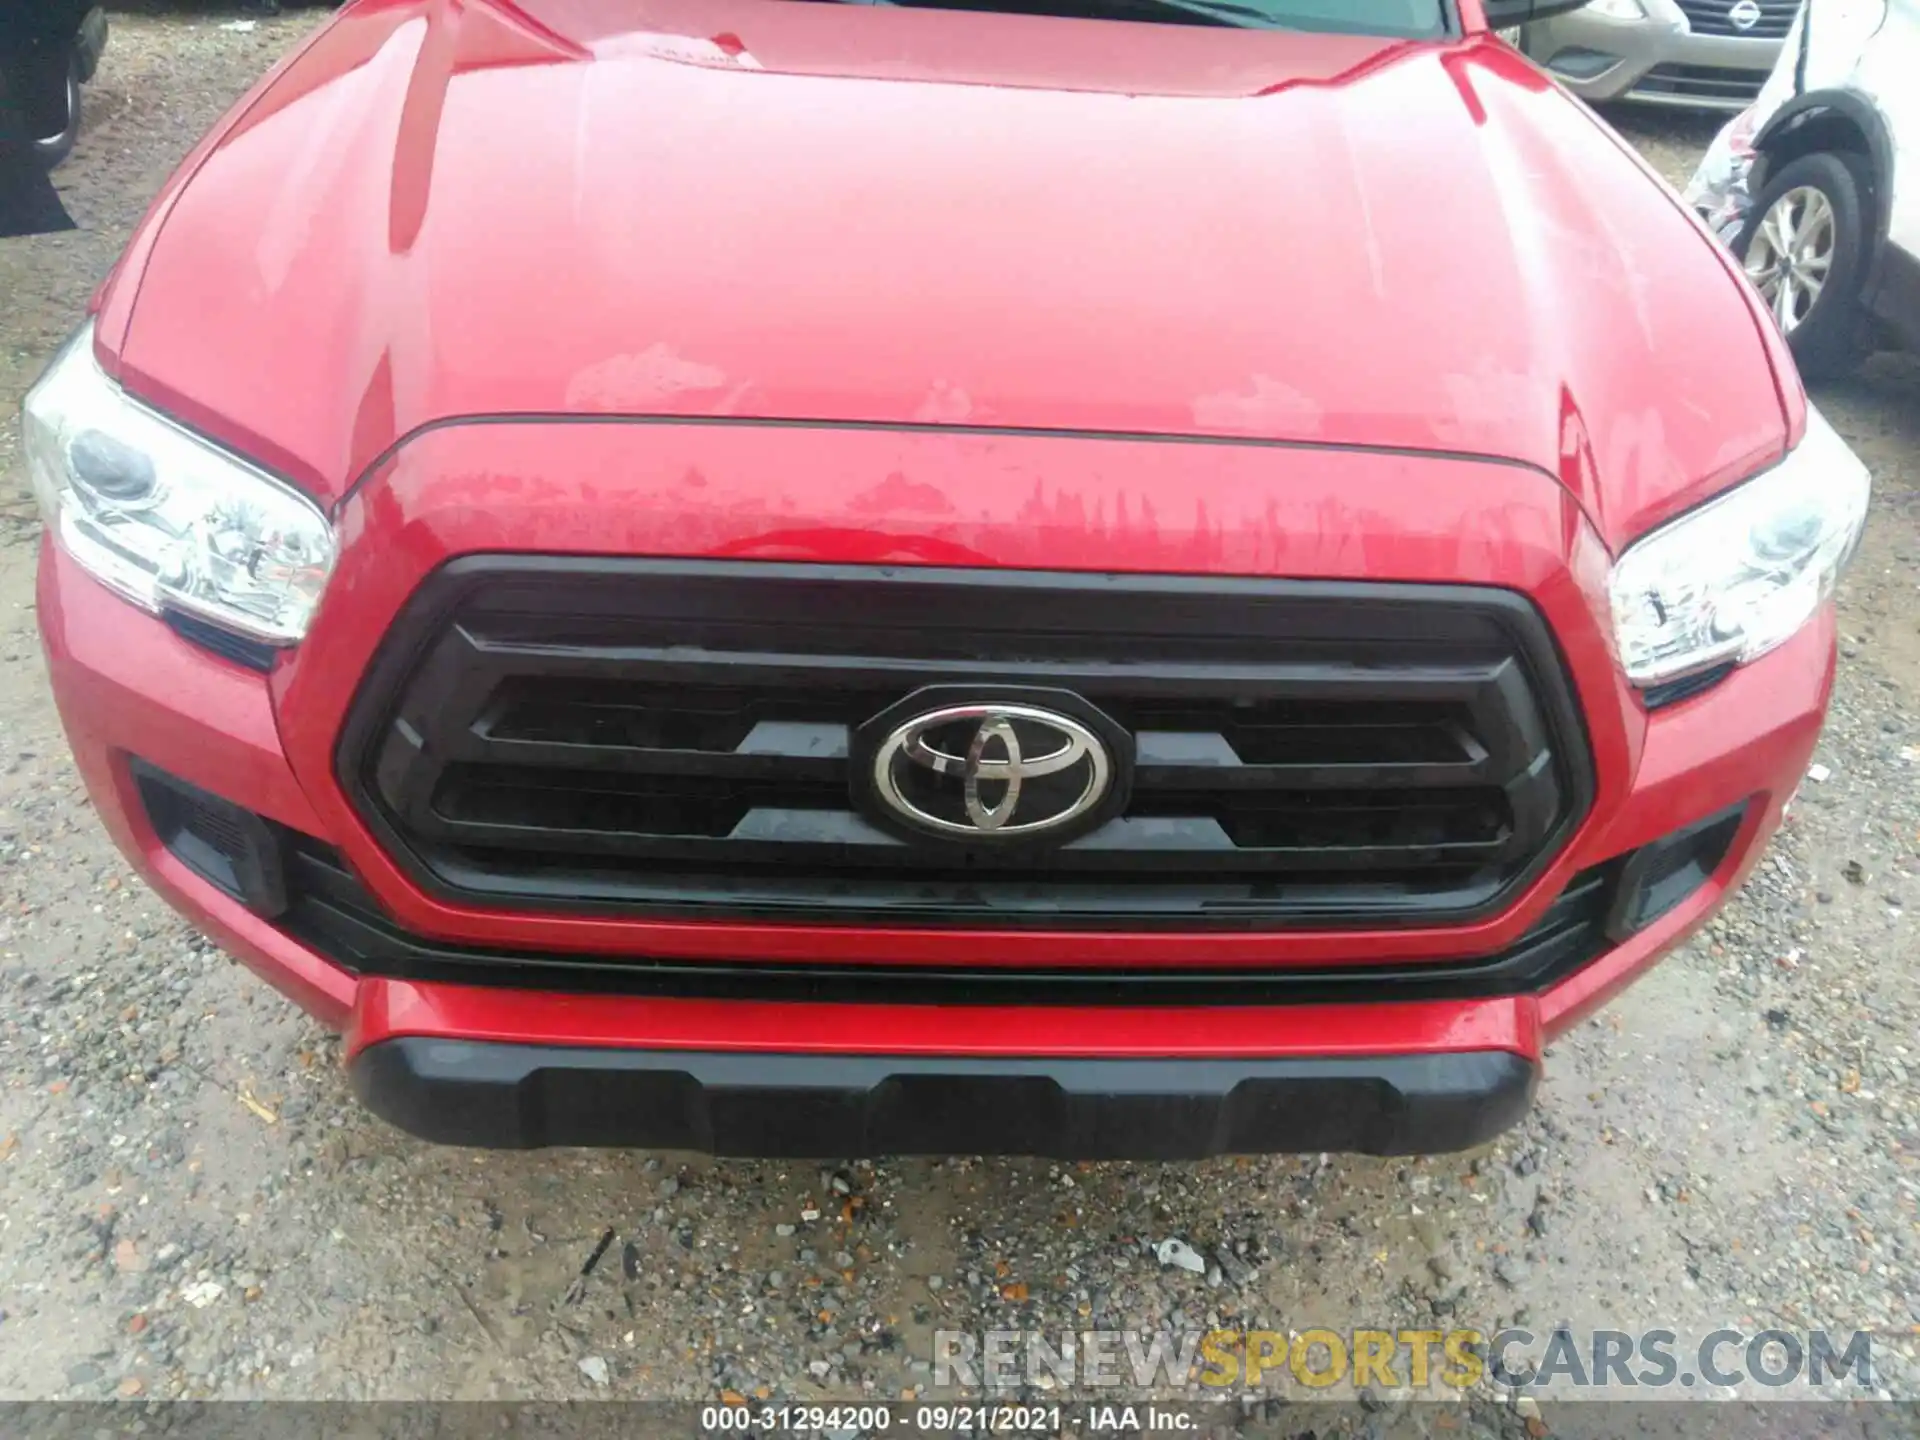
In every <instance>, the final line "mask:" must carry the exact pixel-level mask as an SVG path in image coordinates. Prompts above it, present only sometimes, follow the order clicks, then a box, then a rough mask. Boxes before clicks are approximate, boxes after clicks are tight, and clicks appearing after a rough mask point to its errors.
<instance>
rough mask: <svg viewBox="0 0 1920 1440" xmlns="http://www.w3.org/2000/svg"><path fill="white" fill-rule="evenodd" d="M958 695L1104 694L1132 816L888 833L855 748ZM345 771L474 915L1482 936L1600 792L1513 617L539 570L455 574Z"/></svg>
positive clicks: (1216, 583)
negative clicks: (1024, 691) (561, 911)
mask: <svg viewBox="0 0 1920 1440" xmlns="http://www.w3.org/2000/svg"><path fill="white" fill-rule="evenodd" d="M929 685H946V686H963V687H964V686H973V685H978V686H983V687H1005V686H1044V687H1047V688H1050V689H1054V690H1067V691H1072V692H1074V693H1075V694H1077V695H1078V696H1080V697H1083V698H1084V700H1085V701H1087V702H1088V703H1090V704H1091V705H1094V706H1097V707H1098V708H1099V709H1100V710H1101V711H1102V712H1104V714H1105V715H1107V716H1109V717H1111V718H1112V719H1113V720H1114V721H1115V722H1116V723H1117V724H1118V725H1120V726H1122V727H1124V728H1125V729H1126V730H1127V731H1128V732H1129V733H1130V734H1131V736H1132V738H1133V748H1134V752H1135V762H1136V763H1135V769H1134V772H1133V776H1132V787H1131V793H1130V798H1129V800H1128V803H1127V805H1126V807H1125V809H1124V810H1123V811H1122V812H1121V813H1120V814H1118V815H1117V816H1115V817H1114V818H1112V819H1111V820H1108V821H1107V822H1106V823H1104V824H1102V825H1101V826H1100V827H1099V828H1098V829H1095V830H1093V831H1092V832H1091V833H1089V834H1086V835H1084V836H1082V837H1081V838H1079V839H1076V840H1074V841H1072V842H1071V843H1069V844H1067V845H1064V846H1062V847H1059V848H1057V849H1052V850H1041V851H1038V852H1036V851H1035V850H1034V849H1032V848H1031V847H1029V848H1026V849H1024V850H1019V851H996V850H995V849H992V848H990V847H988V846H986V845H981V846H968V845H964V844H956V843H953V842H950V841H944V840H936V839H927V840H914V839H911V838H906V837H902V836H899V835H896V834H894V833H891V832H890V831H888V830H886V829H884V828H881V827H878V826H876V825H874V824H871V823H869V820H868V819H867V818H864V817H863V815H862V814H861V813H860V811H859V810H858V809H856V808H855V804H854V801H853V799H852V798H851V788H850V778H851V777H850V773H849V772H850V768H851V762H850V759H849V755H850V750H851V749H852V748H853V732H854V731H855V730H856V729H857V728H858V727H859V726H861V725H862V724H864V723H865V722H866V721H868V720H870V719H872V718H873V717H874V716H876V715H878V714H879V713H880V712H882V711H884V710H886V709H887V708H888V707H890V706H893V705H896V704H898V703H899V702H900V701H901V700H902V699H903V698H904V697H906V696H908V695H910V694H912V693H913V692H915V691H916V690H919V689H920V688H922V687H924V686H929ZM339 765H340V773H341V778H342V780H343V783H344V784H345V786H346V788H347V790H348V793H349V794H350V795H351V796H352V798H353V799H354V801H355V803H356V805H357V806H358V808H359V809H360V811H361V813H362V814H363V816H364V817H365V818H366V819H367V821H368V822H369V824H370V825H371V826H372V827H373V828H374V829H375V831H376V832H377V833H378V834H379V835H380V836H381V838H382V839H383V841H384V843H385V844H386V845H387V846H388V848H389V849H390V850H391V851H392V852H393V854H394V856H395V858H396V859H397V860H398V861H399V862H400V863H401V864H402V865H403V866H405V867H407V868H408V869H409V870H410V871H411V872H412V873H413V875H414V876H415V878H416V879H417V880H418V881H419V882H420V883H421V884H423V885H424V886H426V887H427V888H428V889H429V890H431V891H433V892H435V893H437V894H440V895H443V896H446V897H449V898H454V899H458V900H465V901H470V902H477V903H483V904H487V905H490V906H510V907H512V906H519V907H532V908H541V909H551V908H589V909H595V910H604V911H610V912H619V913H633V912H642V913H648V914H663V915H667V914H671V915H683V916H694V917H703V918H705V917H711V918H723V917H735V916H752V917H764V918H774V919H789V920H809V919H817V920H834V919H841V918H854V919H860V920H864V921H866V922H868V923H873V922H875V921H886V922H898V923H906V924H956V923H958V924H968V923H972V924H987V925H996V926H998V925H1012V926H1019V925H1028V926H1033V925H1039V926H1079V927H1088V926H1095V927H1097V926H1103V925H1125V926H1129V927H1134V926H1140V925H1156V924H1158V925H1169V926H1179V927H1194V926H1199V927H1205V926H1235V925H1237V926H1272V925H1287V924H1305V923H1314V924H1320V923H1334V924H1362V923H1370V924H1413V923H1432V922H1435V921H1441V922H1461V921H1465V920H1468V919H1471V918H1476V917H1478V916H1481V915H1484V914H1487V913H1489V912H1491V911H1492V910H1494V909H1496V908H1497V907H1499V906H1500V905H1501V904H1503V903H1504V902H1505V901H1506V900H1507V899H1509V898H1510V897H1511V894H1512V893H1513V891H1514V889H1515V888H1516V887H1517V886H1519V885H1522V884H1524V883H1525V882H1526V881H1527V880H1528V879H1530V878H1531V877H1532V876H1534V875H1535V874H1537V873H1538V871H1539V868H1540V867H1541V865H1542V864H1543V863H1544V862H1545V861H1546V860H1547V859H1548V858H1549V857H1550V854H1551V852H1552V851H1553V850H1554V849H1556V848H1557V847H1558V845H1559V844H1560V842H1561V841H1562V840H1563V839H1564V838H1565V837H1566V835H1567V834H1568V833H1569V831H1570V829H1571V826H1572V825H1573V823H1574V822H1575V821H1576V820H1577V819H1578V817H1579V815H1580V813H1581V812H1582V810H1583V808H1584V806H1585V804H1586V803H1587V797H1588V794H1589V790H1590V785H1591V779H1590V774H1591V772H1590V768H1589V764H1588V761H1587V757H1586V752H1585V749H1584V744H1583V737H1582V733H1581V727H1580V724H1579V719H1578V716H1577V714H1576V713H1575V711H1574V709H1573V705H1572V701H1571V698H1570V695H1569V693H1568V689H1567V685H1566V681H1565V677H1564V673H1563V671H1562V668H1561V663H1560V660H1559V657H1558V654H1557V651H1556V648H1555V647H1554V645H1553V643H1552V640H1551V638H1550V636H1549V635H1548V633H1547V631H1546V628H1545V626H1544V624H1543V622H1542V621H1541V619H1540V617H1539V615H1538V614H1537V612H1535V611H1534V610H1533V608H1532V607H1531V606H1530V605H1529V604H1528V603H1527V602H1526V601H1525V600H1524V599H1523V598H1521V597H1519V596H1517V595H1514V594H1512V593H1510V592H1506V591H1498V590H1486V589H1472V588H1467V587H1454V586H1424V587H1423V586H1396V585H1351V584H1319V583H1312V584H1310V583H1295V582H1265V581H1230V580H1212V579H1185V578H1166V577H1157V578H1129V577H1113V576H1081V575H1058V574H1037V573H1029V572H1018V573H1016V572H1005V571H991V570H986V571H945V570H921V569H911V568H906V569H877V568H876V569H865V568H859V567H823V566H802V565H775V564H752V563H746V564H730V563H717V562H716V563H706V562H640V561H585V560H575V561H570V560H560V559H550V558H539V557H475V558H472V559H468V560H463V561H460V562H456V563H455V564H454V565H451V566H449V567H447V568H445V569H444V570H442V571H441V572H439V573H438V574H436V575H435V576H434V577H432V578H431V579H430V580H429V582H428V583H427V584H426V586H425V587H424V588H423V589H422V591H421V592H420V593H419V594H418V595H417V596H416V597H415V598H414V600H413V601H412V603H410V604H409V606H408V607H407V609H406V611H405V613H404V614H403V615H402V616H401V617H400V619H399V620H398V622H397V624H396V627H395V630H394V633H393V635H392V636H391V637H390V639H389V643H388V644H387V645H386V646H385V647H384V649H383V650H382V653H381V655H380V657H379V659H378V660H377V661H376V663H375V665H374V667H373V669H372V671H371V672H370V674H369V676H368V678H367V681H366V683H365V685H364V686H363V688H362V692H361V694H360V696H359V697H358V699H357V700H356V702H355V706H354V710H353V713H352V716H351V718H350V721H349V724H348V726H347V729H346V732H345V734H344V736H343V740H342V746H341V751H340V757H339Z"/></svg>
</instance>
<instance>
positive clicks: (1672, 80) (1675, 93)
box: [1633, 65, 1767, 105]
mask: <svg viewBox="0 0 1920 1440" xmlns="http://www.w3.org/2000/svg"><path fill="white" fill-rule="evenodd" d="M1766 83H1767V72H1766V71H1765V70H1723V69H1720V68H1719V67H1718V66H1714V65H1656V66H1654V67H1653V69H1651V70H1649V71H1648V72H1647V73H1646V74H1645V75H1643V76H1641V77H1640V80H1639V82H1638V83H1637V84H1635V85H1634V87H1633V93H1634V94H1635V95H1639V96H1643V97H1649V96H1650V97H1655V98H1658V97H1661V96H1672V97H1674V98H1675V99H1684V100H1699V101H1702V102H1706V103H1713V104H1725V105H1732V104H1736V103H1737V104H1740V105H1746V104H1750V103H1751V102H1752V101H1753V99H1754V98H1755V97H1756V96H1758V95H1759V93H1760V87H1761V86H1762V85H1764V84H1766Z"/></svg>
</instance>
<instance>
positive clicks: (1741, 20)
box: [1727, 0, 1760, 30]
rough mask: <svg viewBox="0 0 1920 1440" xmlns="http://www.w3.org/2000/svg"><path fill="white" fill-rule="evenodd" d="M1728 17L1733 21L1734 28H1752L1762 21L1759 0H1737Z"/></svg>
mask: <svg viewBox="0 0 1920 1440" xmlns="http://www.w3.org/2000/svg"><path fill="white" fill-rule="evenodd" d="M1727 18H1728V19H1729V20H1731V21H1732V22H1733V28H1734V29H1736V30H1751V29H1753V27H1754V26H1756V25H1758V24H1759V23H1760V6H1759V4H1758V3H1757V0H1736V3H1735V4H1734V7H1733V9H1731V10H1729V11H1728V12H1727Z"/></svg>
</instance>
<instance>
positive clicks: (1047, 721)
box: [873, 704, 1114, 840]
mask: <svg viewBox="0 0 1920 1440" xmlns="http://www.w3.org/2000/svg"><path fill="white" fill-rule="evenodd" d="M1113 778H1114V765H1113V758H1112V756H1111V755H1110V754H1109V753H1108V751H1107V746H1106V743H1105V742H1104V741H1102V740H1101V738H1100V737H1099V736H1098V735H1096V734H1095V733H1094V732H1093V731H1092V730H1091V729H1089V728H1088V727H1087V726H1085V725H1083V724H1081V723H1080V722H1079V721H1078V720H1075V719H1073V718H1072V717H1071V716H1068V715H1062V714H1060V713H1059V712H1058V711H1054V710H1044V709H1041V708H1040V707H1039V706H1037V705H1015V704H1001V705H996V704H977V705H947V706H943V707H941V708H940V709H937V710H928V711H924V712H923V713H921V714H919V715H915V716H913V717H912V718H911V719H909V720H908V721H906V722H905V723H904V724H901V725H898V726H896V727H894V729H893V730H892V731H890V732H889V733H888V734H887V736H886V737H885V738H884V739H883V740H881V741H880V743H879V745H878V747H877V748H876V749H875V751H874V755H873V788H874V792H875V794H876V795H877V796H878V797H879V799H880V801H881V803H882V804H884V805H885V806H887V807H888V809H890V810H891V811H892V812H893V813H894V815H895V816H896V817H897V818H899V819H900V820H903V821H905V822H906V823H907V824H909V825H913V826H915V827H917V828H919V829H922V830H927V831H931V832H933V833H934V834H936V835H949V836H958V837H964V838H969V839H975V840H993V839H1002V838H1016V837H1017V838H1022V839H1025V838H1030V837H1033V836H1038V835H1044V834H1047V833H1049V832H1052V831H1057V830H1060V829H1063V828H1064V827H1066V826H1068V825H1071V824H1072V823H1073V822H1074V821H1076V820H1079V819H1081V818H1082V817H1083V816H1085V815H1086V814H1087V813H1088V812H1089V811H1091V810H1093V809H1094V808H1096V807H1097V806H1098V805H1099V804H1100V802H1101V801H1102V800H1103V799H1105V798H1106V796H1107V792H1108V790H1109V789H1110V788H1111V787H1112V785H1113Z"/></svg>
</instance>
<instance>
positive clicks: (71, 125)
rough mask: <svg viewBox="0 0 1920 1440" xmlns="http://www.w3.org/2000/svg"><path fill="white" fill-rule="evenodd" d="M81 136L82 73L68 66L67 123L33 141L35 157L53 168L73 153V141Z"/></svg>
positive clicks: (47, 166) (47, 167) (42, 164)
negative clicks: (55, 131) (54, 132)
mask: <svg viewBox="0 0 1920 1440" xmlns="http://www.w3.org/2000/svg"><path fill="white" fill-rule="evenodd" d="M79 138H80V73H79V70H78V69H77V68H76V66H74V65H69V66H68V67H67V104H66V123H65V124H64V125H63V126H61V128H60V130H59V132H58V133H57V134H53V135H48V136H46V137H45V138H44V139H39V140H35V141H34V142H33V153H34V157H35V158H36V159H37V160H39V162H40V164H41V167H42V168H43V169H47V170H51V169H53V167H54V166H56V165H58V164H59V163H60V162H61V161H62V160H65V159H66V158H67V156H69V155H71V154H72V153H73V142H74V141H76V140H78V139H79Z"/></svg>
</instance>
